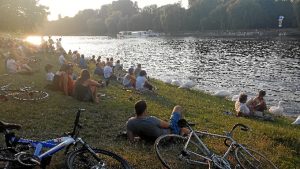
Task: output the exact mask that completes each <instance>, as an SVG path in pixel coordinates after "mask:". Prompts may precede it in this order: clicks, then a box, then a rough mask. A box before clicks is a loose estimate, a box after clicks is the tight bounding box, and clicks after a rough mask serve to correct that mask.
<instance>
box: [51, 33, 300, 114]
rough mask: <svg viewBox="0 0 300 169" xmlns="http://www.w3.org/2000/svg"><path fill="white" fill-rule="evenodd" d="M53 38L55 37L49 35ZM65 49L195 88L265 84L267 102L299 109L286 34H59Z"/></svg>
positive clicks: (299, 86) (299, 62)
mask: <svg viewBox="0 0 300 169" xmlns="http://www.w3.org/2000/svg"><path fill="white" fill-rule="evenodd" d="M54 38H55V37H54ZM62 44H63V47H64V48H65V49H66V50H69V49H71V50H79V52H81V53H83V54H85V56H86V57H90V56H91V55H96V56H99V55H100V56H102V59H103V60H104V59H105V58H106V57H114V59H115V60H117V59H120V60H121V62H122V63H123V65H124V68H125V69H126V68H129V67H130V66H132V65H136V64H137V63H141V64H142V67H143V68H144V69H145V70H146V71H147V73H148V75H149V76H151V77H154V78H157V79H161V80H163V81H164V80H167V79H171V80H180V81H182V82H186V81H188V80H192V81H194V82H195V83H197V86H196V89H199V90H203V91H205V92H209V93H214V92H216V91H220V90H226V91H229V92H230V93H231V94H232V96H233V95H237V94H239V93H240V92H245V93H247V94H248V95H249V96H250V97H253V96H255V95H256V93H257V91H258V90H260V89H263V90H266V92H267V95H266V101H267V104H268V106H273V105H277V104H278V102H279V101H281V100H282V101H284V104H283V107H284V110H285V115H288V116H296V115H300V73H299V70H300V41H299V40H292V39H289V40H287V39H268V40H266V39H263V40H262V39H259V40H257V39H242V40H241V39H201V38H191V37H185V38H147V39H110V38H107V37H96V36H93V37H88V36H77V37H70V36H66V37H62Z"/></svg>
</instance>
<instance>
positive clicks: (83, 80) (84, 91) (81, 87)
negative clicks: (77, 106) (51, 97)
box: [45, 64, 102, 103]
mask: <svg viewBox="0 0 300 169" xmlns="http://www.w3.org/2000/svg"><path fill="white" fill-rule="evenodd" d="M52 67H53V66H52V65H49V64H47V65H46V66H45V71H46V72H47V73H46V80H47V81H48V82H49V84H50V85H51V88H52V89H54V90H58V91H62V92H63V93H64V95H66V96H72V97H74V98H76V99H78V100H80V101H91V102H95V103H99V97H98V96H97V87H101V86H102V83H101V82H98V81H96V80H93V79H91V75H90V72H89V71H88V70H87V69H82V70H81V72H80V75H79V77H78V78H74V75H73V64H63V65H62V66H61V67H60V69H59V70H58V71H57V72H56V73H55V74H54V73H53V72H52V71H51V68H52Z"/></svg>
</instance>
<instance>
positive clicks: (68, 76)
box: [57, 64, 74, 96]
mask: <svg viewBox="0 0 300 169" xmlns="http://www.w3.org/2000/svg"><path fill="white" fill-rule="evenodd" d="M72 74H73V65H72V64H64V65H62V67H61V69H60V71H59V72H58V73H57V75H58V76H59V82H58V86H59V90H61V91H63V92H64V94H65V95H66V96H72V94H73V89H74V81H73V77H72V76H73V75H72Z"/></svg>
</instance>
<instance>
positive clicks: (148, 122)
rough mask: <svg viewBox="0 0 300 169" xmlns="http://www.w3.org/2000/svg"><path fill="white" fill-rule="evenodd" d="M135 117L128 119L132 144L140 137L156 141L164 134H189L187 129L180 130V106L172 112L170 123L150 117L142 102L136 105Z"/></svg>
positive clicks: (127, 126)
mask: <svg viewBox="0 0 300 169" xmlns="http://www.w3.org/2000/svg"><path fill="white" fill-rule="evenodd" d="M134 107H135V113H136V116H135V117H131V118H129V119H128V121H127V123H126V132H127V136H128V138H129V140H130V141H131V142H133V141H135V138H137V137H139V138H141V139H143V140H146V141H151V142H152V141H155V140H156V139H157V138H158V137H159V136H161V135H164V134H170V133H173V134H188V133H189V130H188V129H187V128H183V129H180V128H179V126H178V124H177V123H178V121H179V120H180V119H181V118H182V114H181V110H182V108H181V107H180V106H175V107H174V109H173V112H172V116H171V120H170V123H168V122H166V121H163V120H161V119H159V118H157V117H155V116H150V115H149V114H148V111H147V103H146V101H144V100H140V101H138V102H136V103H135V106H134Z"/></svg>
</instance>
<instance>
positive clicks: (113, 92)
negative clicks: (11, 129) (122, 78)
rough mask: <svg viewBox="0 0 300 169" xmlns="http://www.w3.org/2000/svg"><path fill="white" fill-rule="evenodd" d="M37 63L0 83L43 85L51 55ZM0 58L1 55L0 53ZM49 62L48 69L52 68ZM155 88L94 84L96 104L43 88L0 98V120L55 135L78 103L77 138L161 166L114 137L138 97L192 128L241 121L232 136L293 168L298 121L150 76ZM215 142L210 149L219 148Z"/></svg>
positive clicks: (42, 135)
mask: <svg viewBox="0 0 300 169" xmlns="http://www.w3.org/2000/svg"><path fill="white" fill-rule="evenodd" d="M37 57H39V58H40V60H41V61H40V62H39V63H38V64H36V65H35V67H36V68H38V69H39V71H38V72H37V73H35V74H34V75H9V76H1V77H0V79H1V80H0V81H1V85H3V84H7V83H12V84H13V85H12V87H18V86H21V85H31V86H34V87H35V89H37V90H44V86H45V85H46V82H45V80H44V79H45V72H44V66H45V65H46V64H47V63H51V64H53V65H56V64H57V62H58V59H57V56H52V55H43V54H39V55H37ZM0 60H1V63H3V62H4V61H3V59H2V58H1V59H0ZM57 69H58V67H57V66H56V67H54V69H53V70H55V71H56V70H57ZM3 73H5V72H4V64H1V66H0V74H3ZM151 81H152V83H154V85H155V86H156V87H157V88H158V90H157V91H156V92H155V94H153V93H150V94H143V95H141V94H138V93H135V92H131V91H126V90H123V89H122V86H121V85H120V84H118V83H116V82H113V83H111V85H110V86H108V87H107V88H104V89H100V90H99V93H102V94H105V96H104V97H101V100H100V103H99V104H93V103H85V102H79V101H77V100H75V99H73V98H71V97H66V96H64V95H62V93H60V92H53V91H47V92H49V94H50V97H49V98H48V99H47V100H45V101H41V102H20V101H16V100H13V99H9V100H8V101H5V102H0V105H1V109H0V119H1V120H3V121H6V122H14V123H19V124H22V125H23V128H22V129H21V130H20V131H17V134H18V135H20V136H24V137H27V138H33V139H49V138H55V137H59V136H60V135H61V134H63V133H64V132H66V131H70V130H71V129H72V125H73V121H74V118H75V112H76V110H77V109H78V108H85V109H86V110H87V111H86V112H85V113H83V114H82V117H81V123H82V124H83V126H84V127H83V129H82V132H81V137H82V138H84V140H86V141H87V142H88V143H89V144H91V145H93V146H94V147H101V148H104V149H108V150H113V151H114V152H116V153H118V154H120V155H122V156H123V157H124V158H125V159H127V160H128V161H129V163H130V164H131V165H132V166H133V167H134V168H137V169H144V168H150V169H157V168H162V165H161V164H160V162H159V160H158V159H157V157H156V155H155V152H154V149H153V146H152V145H149V144H144V143H141V142H140V143H136V144H130V143H128V141H126V140H122V139H121V140H120V139H116V135H117V134H118V133H119V132H120V131H123V130H124V129H125V126H124V125H125V122H126V120H127V119H128V118H129V117H131V116H133V115H134V109H133V107H134V103H135V102H136V101H138V100H140V99H145V100H146V101H147V102H148V105H149V108H148V111H149V113H150V114H151V115H154V116H157V117H160V118H162V119H165V120H168V119H169V116H170V112H171V110H172V108H173V106H175V105H177V104H179V105H181V106H183V107H184V109H185V112H186V115H185V116H186V118H187V119H188V120H189V121H193V122H195V123H196V124H197V125H196V126H195V128H196V129H198V130H208V131H209V132H217V133H222V132H223V131H224V130H230V128H231V126H233V125H234V124H235V123H243V124H246V125H248V126H249V127H251V129H252V130H251V131H250V132H247V133H245V132H238V133H237V134H236V135H235V138H236V139H237V140H239V141H240V142H241V143H244V144H246V145H248V146H249V147H252V148H254V149H256V150H258V151H260V152H263V153H264V154H265V155H266V156H267V157H268V158H269V159H270V160H271V161H273V162H274V163H275V164H276V165H277V166H278V167H279V168H287V169H290V168H297V167H298V168H299V166H300V132H299V131H300V130H299V129H300V126H292V125H290V123H291V121H290V120H289V119H286V118H275V121H274V122H268V121H262V120H257V119H249V118H237V117H234V116H230V115H225V114H224V113H223V112H225V111H230V112H234V110H233V107H234V103H233V102H231V101H227V100H224V99H221V98H217V97H213V96H211V95H208V94H205V93H202V92H198V91H193V90H184V89H178V88H177V87H175V86H171V85H166V84H164V83H162V82H161V81H158V80H151ZM222 141H223V140H221V141H219V142H218V144H215V145H214V148H215V149H218V150H224V149H225V146H224V144H223V143H222ZM63 166H64V158H63V154H62V153H60V154H59V155H58V156H55V157H54V158H53V161H52V163H51V167H50V168H63Z"/></svg>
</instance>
